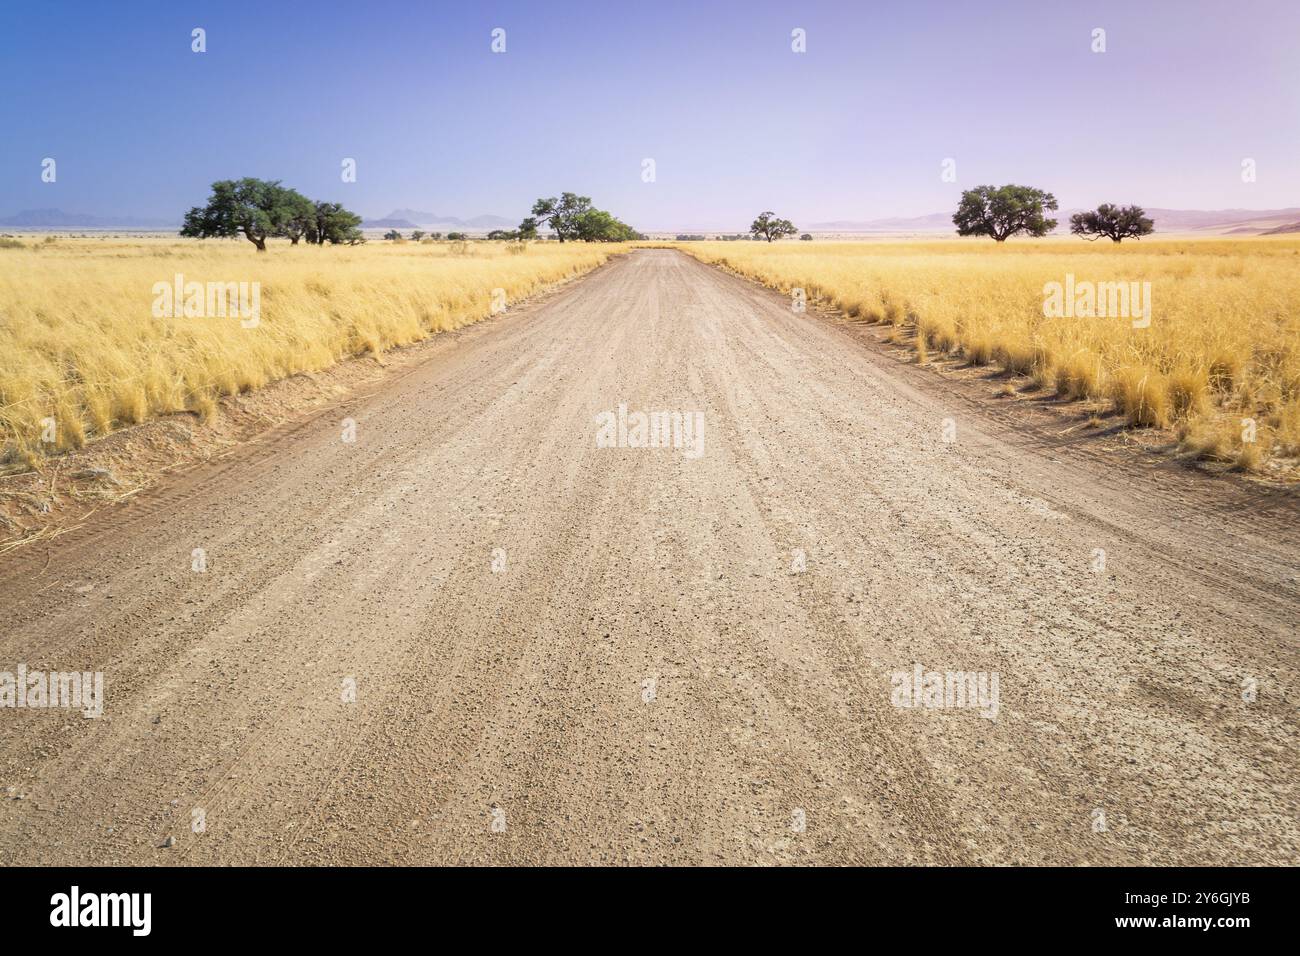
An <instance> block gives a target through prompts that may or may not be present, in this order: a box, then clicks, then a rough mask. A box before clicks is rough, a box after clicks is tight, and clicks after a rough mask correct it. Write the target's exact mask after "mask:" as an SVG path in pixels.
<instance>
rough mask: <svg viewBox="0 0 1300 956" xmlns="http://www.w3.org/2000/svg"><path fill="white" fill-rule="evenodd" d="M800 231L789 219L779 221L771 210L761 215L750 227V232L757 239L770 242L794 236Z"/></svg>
mask: <svg viewBox="0 0 1300 956" xmlns="http://www.w3.org/2000/svg"><path fill="white" fill-rule="evenodd" d="M798 231H799V230H798V229H796V228H795V226H794V223H792V222H791V221H790V220H789V219H777V218H776V213H774V212H772V211H771V210H768V211H767V212H761V213H759V214H758V218H757V219H755V220H754V221H753V222H752V223H750V225H749V232H750V234H751V235H752V236H753V237H754V238H755V239H766V240H767V241H768V242H772V241H774V240H776V239H781V238H784V237H785V236H793V235H794V234H795V233H797V232H798Z"/></svg>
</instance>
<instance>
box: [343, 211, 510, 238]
mask: <svg viewBox="0 0 1300 956" xmlns="http://www.w3.org/2000/svg"><path fill="white" fill-rule="evenodd" d="M517 225H519V222H518V221H517V220H511V219H504V218H502V217H501V216H474V217H473V218H470V219H460V218H457V217H456V216H440V215H439V214H438V213H436V212H422V211H421V210H419V209H394V210H393V211H392V212H390V213H389V214H388V215H387V216H384V217H383V218H382V219H367V220H365V221H364V222H362V223H361V228H362V229H430V228H434V229H436V228H442V229H443V230H444V231H445V230H446V229H470V230H473V231H475V232H491V231H492V230H493V229H513V228H514V227H515V226H517Z"/></svg>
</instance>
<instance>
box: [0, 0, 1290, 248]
mask: <svg viewBox="0 0 1300 956" xmlns="http://www.w3.org/2000/svg"><path fill="white" fill-rule="evenodd" d="M195 27H201V28H203V29H204V30H205V31H206V45H207V50H206V52H204V53H195V52H192V51H191V30H192V29H194V28H195ZM496 28H501V29H504V30H505V31H506V34H505V42H506V50H505V52H504V53H494V52H492V49H491V44H492V31H493V30H494V29H496ZM796 28H798V29H802V30H804V31H806V52H803V53H796V52H793V51H792V49H791V44H792V40H791V31H792V30H795V29H796ZM1095 28H1102V29H1104V30H1105V31H1106V36H1105V42H1106V51H1105V52H1104V53H1094V52H1092V46H1093V44H1094V41H1093V30H1094V29H1095ZM1297 28H1300V9H1298V8H1296V7H1295V6H1294V5H1286V4H1283V3H1275V2H1248V3H1236V4H1233V5H1231V6H1230V7H1228V6H1225V5H1223V4H1212V3H1206V2H1194V3H1177V4H1175V3H1159V4H1151V5H1149V6H1148V7H1146V8H1145V9H1140V10H1137V9H1132V8H1129V7H1126V6H1125V5H1123V4H1118V3H1097V4H1093V5H1090V8H1089V9H1087V10H1082V9H1069V10H1065V9H1043V8H1042V7H1040V6H1037V5H1034V4H1031V3H1021V2H1016V3H1006V4H1000V5H999V6H998V8H997V9H996V10H994V11H992V12H983V11H978V10H976V9H974V8H970V7H968V6H965V5H958V4H952V3H928V4H915V5H911V6H909V7H908V8H907V9H906V10H879V11H873V10H864V9H861V8H859V7H858V6H857V5H852V4H847V3H811V4H804V5H799V6H797V7H787V6H785V5H778V4H757V5H755V4H721V5H717V6H715V7H712V8H710V9H708V10H703V9H699V8H697V7H694V6H692V5H688V4H681V3H661V4H656V5H654V6H652V7H637V8H629V9H620V10H612V9H609V8H606V7H604V6H599V5H582V4H565V5H556V6H554V7H552V8H550V9H545V10H543V9H528V8H527V7H526V6H524V5H520V4H499V5H494V6H493V7H492V8H491V9H490V10H489V9H485V10H477V9H466V8H465V7H463V6H454V5H449V4H434V5H432V6H430V7H425V8H421V9H413V8H407V7H406V6H405V5H401V4H394V3H375V4H370V5H366V6H364V7H359V6H354V5H351V4H343V3H337V2H333V0H331V2H325V3H321V4H318V5H317V8H316V9H314V10H312V11H310V12H309V13H306V14H304V13H303V12H301V11H295V10H292V9H286V8H274V7H270V6H267V5H259V6H253V5H248V6H244V7H240V8H238V9H222V8H218V7H215V6H213V7H209V6H207V5H205V4H199V5H196V6H195V7H194V8H193V9H190V10H181V9H176V8H174V7H172V6H170V5H166V4H163V3H140V4H133V5H132V6H131V7H130V8H118V9H112V8H98V7H96V6H94V5H92V4H89V3H51V4H47V5H44V6H41V7H36V6H23V7H10V8H8V9H5V10H3V11H0V51H3V54H4V57H5V61H6V62H7V63H8V64H9V65H10V67H11V76H12V77H14V81H13V82H14V83H15V85H16V87H17V92H16V93H15V94H14V95H11V96H9V97H6V98H5V101H4V104H3V106H0V128H2V129H4V130H6V134H7V135H6V141H5V146H6V148H5V149H4V150H3V152H0V216H8V215H12V214H14V213H16V212H18V211H20V210H24V209H42V208H57V209H61V210H63V211H65V212H68V213H79V214H87V215H94V216H100V217H125V216H132V217H139V218H150V219H176V218H179V216H180V215H181V214H182V213H183V212H184V211H185V210H186V209H188V208H189V207H190V206H192V205H195V204H198V203H200V202H201V201H202V200H203V199H204V198H205V197H206V195H207V190H208V186H209V185H210V183H211V182H212V181H214V180H216V179H226V178H237V177H240V176H257V177H262V178H268V179H281V180H283V181H284V182H285V183H286V184H288V185H291V186H294V187H296V188H298V189H300V190H301V191H303V192H304V193H307V194H308V195H311V196H313V197H316V198H322V199H331V200H336V201H340V202H343V203H344V204H345V205H347V206H348V207H349V208H352V209H354V210H356V211H357V212H359V213H361V214H362V215H364V216H366V217H367V218H378V217H382V216H385V215H387V214H388V213H389V212H391V211H393V210H395V209H400V208H413V209H422V210H429V211H432V212H435V213H438V214H440V215H443V216H451V217H458V218H469V217H473V216H478V215H484V214H488V215H498V216H504V217H506V218H516V217H522V216H524V215H525V214H527V212H528V209H529V207H530V206H531V204H532V202H533V200H534V199H535V198H537V197H538V196H539V195H552V194H555V193H558V192H560V191H562V190H566V189H571V190H574V191H578V192H581V193H583V194H584V195H590V196H592V198H593V199H594V201H595V202H596V204H597V205H598V206H600V207H602V208H606V209H609V210H610V211H611V212H613V213H615V214H616V215H618V216H619V217H620V218H622V219H624V220H626V221H627V222H629V223H631V224H633V225H634V226H636V227H638V228H640V229H643V230H646V231H664V230H674V229H688V228H742V227H743V226H744V225H745V224H747V223H748V221H749V220H750V219H751V218H752V217H753V215H754V214H755V213H756V212H758V211H759V210H760V209H775V210H777V211H778V212H779V213H780V214H781V215H783V216H787V217H789V218H791V219H793V220H794V221H795V222H796V223H818V222H830V221H835V220H859V221H860V220H873V219H881V218H895V217H897V218H909V217H916V216H924V215H929V214H931V213H934V212H937V211H941V210H947V209H951V208H953V207H955V205H956V200H957V197H958V195H959V194H960V192H961V190H962V189H965V188H970V187H972V186H975V185H979V184H983V183H1003V182H1020V183H1025V184H1027V185H1033V186H1037V187H1040V188H1043V189H1047V190H1050V191H1052V192H1053V193H1054V194H1055V195H1056V197H1057V199H1058V200H1059V201H1060V204H1061V207H1062V208H1063V209H1064V208H1068V207H1073V206H1091V205H1096V204H1097V203H1099V202H1104V201H1114V202H1137V203H1141V204H1142V205H1145V206H1148V207H1158V208H1172V209H1216V210H1217V209H1230V208H1241V209H1272V208H1282V207H1291V206H1300V188H1297V186H1298V185H1300V158H1298V157H1300V149H1298V148H1297V147H1300V131H1298V130H1297V127H1296V123H1295V119H1296V116H1297V115H1298V114H1300V110H1298V109H1297V107H1300V84H1298V83H1297V82H1296V81H1297V79H1300V56H1298V55H1297V54H1298V53H1300V50H1298V49H1297V47H1298V46H1300V40H1298V39H1297V38H1298V37H1300V30H1298V29H1297ZM1026 117H1034V118H1036V119H1035V120H1034V121H1032V122H1027V121H1026V120H1025V118H1026ZM1211 130H1212V131H1213V133H1212V134H1210V133H1208V132H1207V131H1211ZM543 143H544V144H546V146H545V148H542V147H541V146H540V145H539V144H543ZM46 157H51V158H53V159H55V161H56V162H57V178H56V181H55V182H43V181H42V179H41V172H42V160H43V159H44V158H46ZM346 158H351V159H355V161H356V169H357V176H356V182H348V183H345V182H343V181H342V180H341V177H340V171H341V163H342V162H343V160H344V159H346ZM646 159H652V160H654V163H655V181H653V182H645V181H643V178H642V171H643V161H644V160H646ZM948 159H951V160H953V161H955V181H944V180H943V179H942V178H941V172H942V169H943V166H942V164H943V162H944V161H945V160H948ZM1247 159H1250V160H1253V161H1254V164H1255V171H1256V178H1255V181H1253V182H1244V181H1243V178H1242V174H1241V171H1242V162H1243V161H1244V160H1247Z"/></svg>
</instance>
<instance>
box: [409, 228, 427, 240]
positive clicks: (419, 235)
mask: <svg viewBox="0 0 1300 956" xmlns="http://www.w3.org/2000/svg"><path fill="white" fill-rule="evenodd" d="M423 238H424V230H423V229H417V230H415V231H414V232H413V233H411V241H412V242H419V241H420V240H421V239H423Z"/></svg>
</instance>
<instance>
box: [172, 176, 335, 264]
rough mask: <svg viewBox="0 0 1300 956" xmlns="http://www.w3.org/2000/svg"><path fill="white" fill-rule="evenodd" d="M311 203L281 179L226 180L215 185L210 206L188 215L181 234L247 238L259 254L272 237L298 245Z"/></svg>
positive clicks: (217, 237)
mask: <svg viewBox="0 0 1300 956" xmlns="http://www.w3.org/2000/svg"><path fill="white" fill-rule="evenodd" d="M310 205H311V202H310V200H308V199H307V197H306V196H303V195H302V194H301V193H299V192H298V191H297V190H294V189H288V188H286V187H284V186H281V185H280V182H279V180H275V181H274V182H268V181H266V180H264V179H238V180H235V179H223V180H221V181H219V182H215V183H213V184H212V195H211V196H210V197H209V198H208V203H207V205H206V206H195V207H194V208H193V209H191V210H190V211H189V212H187V213H186V214H185V222H184V224H183V225H182V226H181V235H182V236H188V237H190V238H195V239H228V238H231V237H234V236H241V235H242V236H243V237H244V238H245V239H247V240H248V241H249V242H251V243H252V244H253V245H254V246H256V247H257V251H258V252H265V251H266V240H267V238H268V237H269V236H288V237H289V238H290V239H291V240H292V241H293V242H294V243H295V244H296V243H297V242H298V239H300V238H302V236H303V234H304V233H305V231H306V222H307V219H308V218H309V217H308V215H307V209H308V208H309V207H310Z"/></svg>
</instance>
